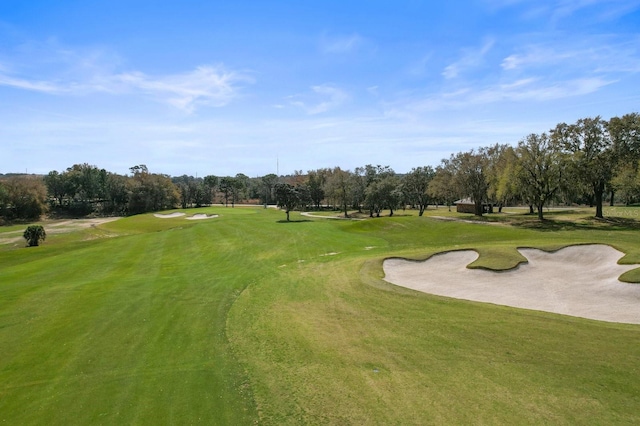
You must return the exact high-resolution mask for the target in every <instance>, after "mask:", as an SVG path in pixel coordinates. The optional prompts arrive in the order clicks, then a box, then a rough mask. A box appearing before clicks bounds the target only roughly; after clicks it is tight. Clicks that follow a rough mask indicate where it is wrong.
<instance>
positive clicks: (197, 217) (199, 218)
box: [187, 213, 218, 220]
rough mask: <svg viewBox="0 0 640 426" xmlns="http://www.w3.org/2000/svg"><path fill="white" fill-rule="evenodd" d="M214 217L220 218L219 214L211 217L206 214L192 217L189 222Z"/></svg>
mask: <svg viewBox="0 0 640 426" xmlns="http://www.w3.org/2000/svg"><path fill="white" fill-rule="evenodd" d="M214 217H218V215H217V214H212V215H211V216H207V215H206V214H203V213H202V214H194V215H193V216H191V217H188V218H187V220H202V219H213V218H214Z"/></svg>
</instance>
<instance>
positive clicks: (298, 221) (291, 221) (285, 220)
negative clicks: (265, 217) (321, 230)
mask: <svg viewBox="0 0 640 426" xmlns="http://www.w3.org/2000/svg"><path fill="white" fill-rule="evenodd" d="M303 222H313V221H312V220H309V219H297V220H287V219H282V220H278V221H276V223H303Z"/></svg>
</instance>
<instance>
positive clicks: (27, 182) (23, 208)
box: [4, 176, 47, 219]
mask: <svg viewBox="0 0 640 426" xmlns="http://www.w3.org/2000/svg"><path fill="white" fill-rule="evenodd" d="M4 188H5V190H6V196H5V197H6V205H7V207H6V216H5V217H7V219H38V218H39V217H40V216H41V215H42V214H44V213H45V212H46V211H47V187H46V185H45V184H44V181H43V180H42V178H39V177H36V176H14V177H11V178H9V179H7V180H6V181H5V182H4Z"/></svg>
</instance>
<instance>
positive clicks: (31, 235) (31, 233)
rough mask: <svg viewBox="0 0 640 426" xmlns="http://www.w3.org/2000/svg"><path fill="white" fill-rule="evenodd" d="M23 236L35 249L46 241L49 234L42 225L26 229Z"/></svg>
mask: <svg viewBox="0 0 640 426" xmlns="http://www.w3.org/2000/svg"><path fill="white" fill-rule="evenodd" d="M22 236H23V237H24V239H25V240H27V243H28V244H29V247H35V246H38V245H40V241H44V239H45V238H46V237H47V233H46V232H45V231H44V228H43V227H42V225H30V226H28V227H27V229H25V231H24V234H23V235H22Z"/></svg>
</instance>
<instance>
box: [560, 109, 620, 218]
mask: <svg viewBox="0 0 640 426" xmlns="http://www.w3.org/2000/svg"><path fill="white" fill-rule="evenodd" d="M552 137H553V138H554V140H555V141H556V142H557V143H558V144H559V145H560V146H561V147H562V149H563V150H564V152H565V153H566V154H567V158H568V162H567V164H568V167H569V172H571V173H572V174H573V176H574V177H575V179H577V180H580V181H582V182H583V183H584V184H585V185H586V186H588V187H589V190H590V195H591V196H593V200H594V204H595V206H596V215H595V216H596V217H598V218H602V217H603V215H602V201H603V195H604V192H605V189H606V188H607V186H608V185H609V184H610V182H611V178H612V177H613V171H614V170H615V163H616V155H615V152H614V150H613V144H612V142H611V137H610V135H609V132H608V129H607V122H606V121H604V120H602V119H601V118H600V117H595V118H582V119H580V120H578V121H577V122H576V123H575V124H572V125H567V124H565V123H560V124H558V125H557V126H556V127H555V129H553V130H552Z"/></svg>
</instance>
